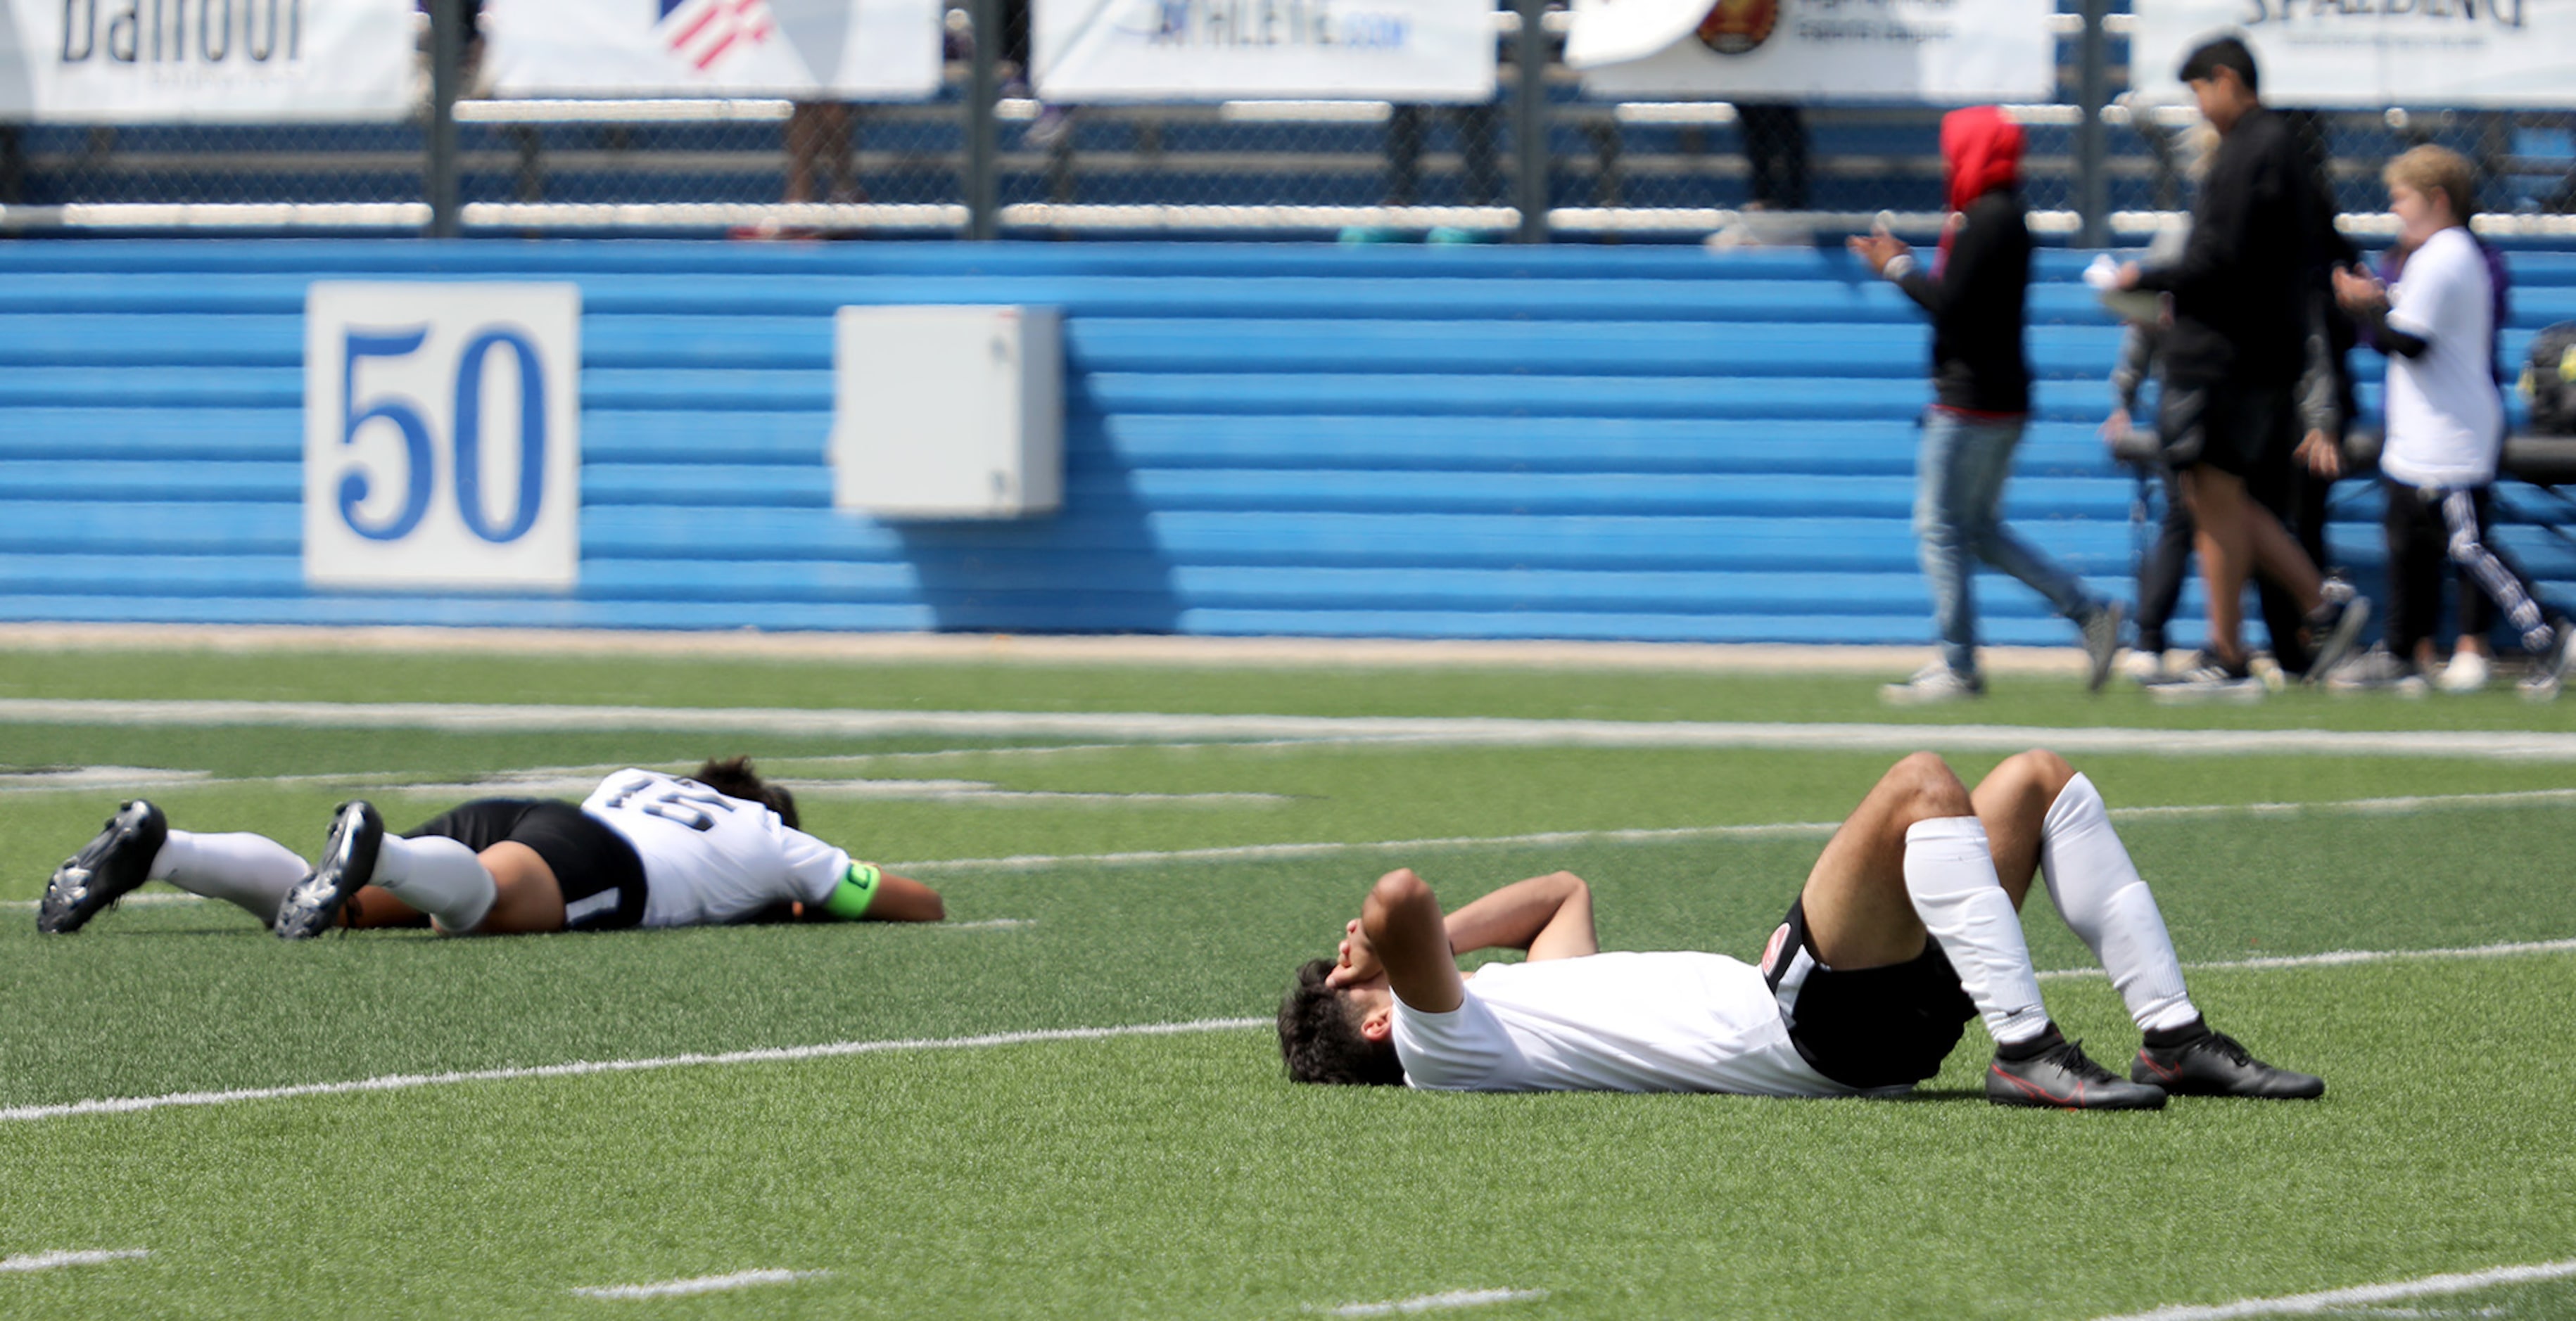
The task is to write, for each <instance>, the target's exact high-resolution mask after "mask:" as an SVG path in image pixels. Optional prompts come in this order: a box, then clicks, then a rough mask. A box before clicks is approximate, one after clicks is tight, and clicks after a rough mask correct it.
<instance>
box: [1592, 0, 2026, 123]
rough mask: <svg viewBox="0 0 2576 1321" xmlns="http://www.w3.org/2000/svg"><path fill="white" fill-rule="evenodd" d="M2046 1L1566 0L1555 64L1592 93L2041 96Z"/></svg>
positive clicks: (1811, 97) (1810, 97) (1957, 98)
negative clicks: (1568, 24)
mask: <svg viewBox="0 0 2576 1321" xmlns="http://www.w3.org/2000/svg"><path fill="white" fill-rule="evenodd" d="M2056 11H2057V6H2056V5H2055V4H2054V3H2053V0H1574V26H1573V29H1572V30H1571V31H1570V32H1568V33H1567V34H1566V42H1565V62H1566V63H1568V64H1570V65H1572V66H1574V67H1575V68H1577V69H1580V70H1582V71H1583V83H1584V87H1585V90H1587V91H1589V92H1591V93H1593V94H1595V95H1599V96H1714V97H1764V98H1773V99H1780V100H1798V101H1932V102H1957V103H1965V102H1971V101H2015V100H2019V101H2040V100H2047V99H2048V98H2049V97H2050V96H2051V95H2052V94H2053V93H2054V92H2055V90H2056V86H2057V38H2056V37H2055V36H2053V35H2051V33H2050V30H2049V19H2050V16H2051V15H2053V14H2054V13H2056Z"/></svg>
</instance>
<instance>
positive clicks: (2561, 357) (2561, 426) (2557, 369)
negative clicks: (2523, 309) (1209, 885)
mask: <svg viewBox="0 0 2576 1321" xmlns="http://www.w3.org/2000/svg"><path fill="white" fill-rule="evenodd" d="M2522 397H2523V401H2524V402H2526V403H2528V404H2530V405H2531V429H2532V430H2534V431H2537V432H2540V433H2541V434H2543V435H2550V436H2576V321H2561V322H2559V323H2558V324H2556V325H2554V326H2546V327H2543V328H2542V329H2541V332H2540V333H2539V334H2538V335H2535V336H2533V337H2532V341H2531V357H2530V359H2529V360H2527V361H2526V362H2524V363H2523V365H2522Z"/></svg>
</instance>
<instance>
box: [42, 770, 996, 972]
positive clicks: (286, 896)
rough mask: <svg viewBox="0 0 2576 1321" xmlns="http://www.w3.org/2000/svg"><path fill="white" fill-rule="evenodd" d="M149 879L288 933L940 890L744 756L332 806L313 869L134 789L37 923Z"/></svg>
mask: <svg viewBox="0 0 2576 1321" xmlns="http://www.w3.org/2000/svg"><path fill="white" fill-rule="evenodd" d="M145 881H168V882H169V883H170V884H172V885H175V886H178V887H179V888H180V889H182V890H187V891H190V892H192V893H195V894H201V895H204V896H206V897H207V898H210V899H223V900H229V901H230V902H232V903H235V904H239V905H240V906H242V907H243V908H245V909H248V910H249V911H250V912H251V914H252V915H253V916H255V917H257V918H259V919H260V920H261V921H262V922H266V923H268V924H269V925H270V926H271V927H272V928H273V929H274V930H275V931H276V932H277V934H278V935H280V936H282V937H285V938H286V939H288V940H301V939H304V938H305V937H308V936H315V935H319V934H321V933H322V932H324V931H327V930H329V929H330V928H332V927H333V926H335V925H336V926H354V927H383V926H416V925H419V924H420V923H422V922H424V921H426V922H430V923H433V924H434V925H436V926H437V928H438V929H439V930H441V931H444V932H447V933H449V934H452V935H511V934H518V933H523V932H537V931H605V930H610V929H613V928H617V927H635V926H645V927H679V926H698V925H714V924H721V923H729V922H745V921H751V920H755V919H759V918H764V917H777V916H795V917H804V918H814V919H828V918H838V919H848V920H858V919H866V920H869V921H878V922H936V921H938V920H940V918H941V917H943V916H944V915H945V908H944V907H943V906H942V904H941V902H940V899H939V894H938V892H937V891H935V890H932V889H931V888H930V887H929V886H926V885H923V884H921V883H920V882H918V881H912V880H906V879H905V878H903V877H901V876H896V875H893V874H891V873H888V872H885V871H883V870H881V869H879V868H877V867H875V866H873V865H871V864H868V863H864V862H856V861H853V860H852V859H851V858H850V855H849V854H847V853H844V852H842V851H841V850H840V849H837V848H834V847H833V846H831V845H829V844H826V843H824V842H823V841H822V840H819V839H816V838H814V837H813V836H812V835H808V834H806V833H804V832H803V831H801V830H798V829H797V828H796V800H795V798H794V797H793V796H792V795H790V794H789V793H788V792H787V790H786V789H785V788H783V787H781V786H778V785H774V784H768V783H765V782H764V781H762V780H761V778H760V777H759V776H758V775H755V774H753V773H752V769H751V763H750V762H749V761H748V760H746V759H744V758H741V757H736V758H733V759H732V760H730V761H721V762H719V761H710V762H708V763H707V764H706V765H705V766H703V767H701V768H699V770H698V774H697V778H695V779H682V778H680V777H678V776H672V775H664V774H662V773H660V772H658V771H643V770H633V769H629V770H622V771H619V772H617V773H616V774H614V775H611V776H609V777H608V778H607V779H605V780H602V781H600V782H599V787H598V788H597V789H594V790H592V791H591V794H590V797H589V798H587V799H585V800H583V802H582V803H581V805H580V806H578V807H576V806H574V805H573V804H571V803H565V802H557V801H554V800H551V799H534V798H481V799H476V800H475V801H473V802H470V803H466V804H463V805H462V806H459V807H456V808H454V809H453V810H450V811H448V812H444V813H441V814H440V815H439V816H437V817H435V818H433V819H432V820H430V821H429V822H428V823H427V824H425V825H422V826H421V827H420V828H418V829H416V830H413V831H411V832H410V833H409V834H407V835H402V836H393V835H388V834H386V833H385V827H384V819H383V818H382V817H380V816H378V815H377V813H376V809H375V808H374V807H372V806H370V805H368V804H367V803H364V802H350V803H343V804H341V805H340V807H339V809H338V811H337V812H335V813H334V814H333V816H332V820H331V835H330V840H329V842H328V843H326V844H325V845H324V846H323V849H322V860H321V862H320V863H318V864H315V865H311V866H308V865H306V863H305V861H304V859H303V858H302V857H300V856H298V855H297V854H296V853H295V852H294V850H292V849H289V848H287V847H286V846H285V845H283V844H280V843H277V842H276V841H274V840H271V839H269V838H267V837H265V836H262V835H253V834H229V835H201V834H192V833H190V832H188V831H184V830H172V829H170V828H169V826H168V823H167V822H166V821H165V820H164V819H163V817H162V814H161V809H159V808H157V807H154V806H153V805H152V804H150V803H147V802H143V801H141V800H136V801H134V802H130V803H127V804H125V805H124V807H122V808H120V809H119V810H118V811H117V814H116V815H115V816H113V817H111V818H109V819H108V822H107V828H106V829H105V830H103V831H101V832H100V833H99V835H98V837H97V838H96V839H93V840H91V841H90V842H89V844H88V845H87V846H86V847H84V848H82V849H81V851H80V852H79V853H77V854H74V855H73V856H72V857H71V858H70V859H68V860H67V861H65V862H64V863H63V865H62V866H61V867H60V868H58V869H56V871H55V872H54V875H53V879H52V880H51V881H50V882H48V883H47V884H46V886H45V897H44V900H43V902H42V903H41V904H39V905H38V907H37V911H36V929H37V930H39V931H44V932H49V933H67V932H72V931H78V930H79V929H80V928H81V926H82V924H83V923H86V922H88V921H89V920H90V919H91V918H92V917H95V916H97V915H98V913H99V912H100V911H101V910H102V909H105V908H106V907H107V906H108V905H110V904H113V903H115V902H116V901H117V899H118V898H120V897H122V896H123V895H125V894H126V893H127V892H129V891H131V890H133V889H134V887H136V886H138V885H141V884H143V883H144V882H145Z"/></svg>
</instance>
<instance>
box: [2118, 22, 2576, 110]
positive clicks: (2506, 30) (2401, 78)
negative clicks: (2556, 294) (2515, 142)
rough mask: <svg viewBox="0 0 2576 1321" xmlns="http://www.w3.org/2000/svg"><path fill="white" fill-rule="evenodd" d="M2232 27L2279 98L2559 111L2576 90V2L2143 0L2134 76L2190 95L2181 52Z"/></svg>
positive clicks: (2280, 101) (2165, 94)
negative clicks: (2516, 107)
mask: <svg viewBox="0 0 2576 1321" xmlns="http://www.w3.org/2000/svg"><path fill="white" fill-rule="evenodd" d="M2231 32H2232V33H2234V34H2235V35H2236V36H2238V37H2240V38H2242V39H2244V41H2245V44H2246V45H2247V46H2249V47H2251V48H2252V49H2253V51H2254V67H2255V71H2256V72H2257V73H2259V74H2260V75H2261V78H2260V81H2261V83H2262V91H2263V99H2264V100H2266V101H2269V102H2271V103H2273V104H2274V105H2292V106H2360V107H2367V108H2369V109H2373V110H2376V109H2380V108H2382V107H2385V106H2494V107H2506V106H2532V107H2539V108H2547V109H2561V108H2564V107H2565V106H2566V105H2567V103H2568V99H2569V98H2570V97H2571V96H2576V0H2340V2H2339V3H2334V4H2319V3H2316V0H2137V29H2136V31H2135V33H2134V34H2133V35H2132V36H2131V37H2130V39H2129V77H2130V79H2131V80H2132V83H2133V85H2134V86H2136V87H2137V88H2138V90H2140V91H2141V92H2145V93H2147V94H2149V95H2152V96H2160V97H2162V98H2165V99H2178V100H2189V99H2190V93H2189V92H2188V91H2186V90H2185V89H2184V87H2183V84H2182V80H2181V79H2180V78H2179V77H2177V76H2176V74H2177V73H2178V72H2179V70H2180V69H2181V66H2182V61H2183V57H2184V56H2185V55H2188V54H2190V53H2191V49H2192V47H2194V46H2197V45H2199V44H2200V43H2201V42H2203V41H2206V40H2208V39H2209V38H2211V37H2214V36H2218V35H2221V34H2222V33H2231Z"/></svg>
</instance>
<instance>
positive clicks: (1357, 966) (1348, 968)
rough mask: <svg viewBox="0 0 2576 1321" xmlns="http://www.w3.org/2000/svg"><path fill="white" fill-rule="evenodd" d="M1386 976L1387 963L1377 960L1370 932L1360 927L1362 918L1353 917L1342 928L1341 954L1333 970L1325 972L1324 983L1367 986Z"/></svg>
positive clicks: (1335, 986) (1332, 985) (1375, 948)
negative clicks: (1370, 942)
mask: <svg viewBox="0 0 2576 1321" xmlns="http://www.w3.org/2000/svg"><path fill="white" fill-rule="evenodd" d="M1385 976H1386V967H1385V965H1383V964H1381V963H1379V962H1378V961H1377V947H1376V946H1374V945H1371V944H1369V938H1368V933H1367V932H1365V931H1362V930H1361V929H1360V920H1359V919H1358V918H1356V917H1355V918H1352V919H1351V920H1350V922H1349V923H1348V924H1347V925H1345V926H1344V927H1343V928H1342V946H1341V950H1340V956H1339V957H1338V958H1337V959H1335V960H1334V962H1333V970H1332V971H1331V972H1329V973H1326V974H1324V985H1326V986H1330V987H1334V988H1337V989H1338V988H1340V987H1344V986H1365V985H1367V984H1369V983H1371V982H1374V981H1377V980H1379V979H1381V978H1383V977H1385Z"/></svg>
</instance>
